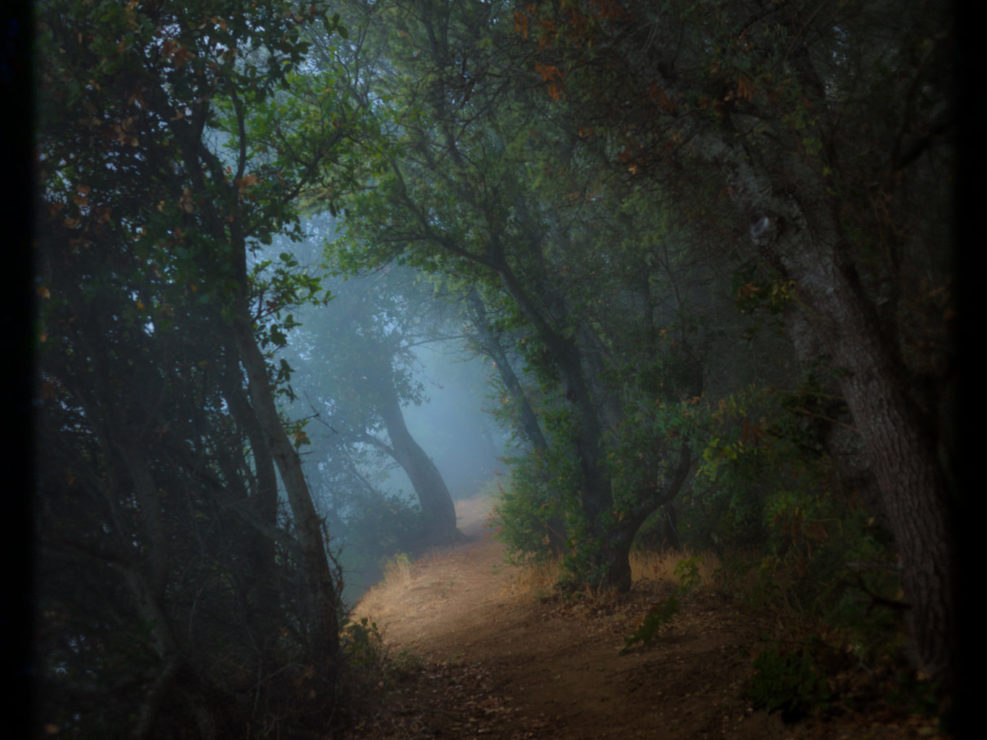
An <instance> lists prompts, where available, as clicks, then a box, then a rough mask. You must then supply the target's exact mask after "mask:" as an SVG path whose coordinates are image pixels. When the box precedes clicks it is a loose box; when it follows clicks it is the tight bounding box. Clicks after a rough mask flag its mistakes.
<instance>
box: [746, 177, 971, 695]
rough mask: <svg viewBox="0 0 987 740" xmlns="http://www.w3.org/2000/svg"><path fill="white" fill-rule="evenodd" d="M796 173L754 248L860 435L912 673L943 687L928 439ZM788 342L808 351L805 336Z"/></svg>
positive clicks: (944, 527)
mask: <svg viewBox="0 0 987 740" xmlns="http://www.w3.org/2000/svg"><path fill="white" fill-rule="evenodd" d="M800 169H801V168H800V167H798V165H797V164H793V165H792V166H791V167H789V168H788V175H787V177H786V183H785V184H786V186H787V187H788V188H789V192H792V190H791V189H792V185H793V184H794V185H795V186H796V189H795V192H796V193H797V199H795V198H793V199H791V200H790V201H789V202H788V203H787V204H785V205H783V206H782V207H781V208H775V209H772V208H770V206H769V208H768V212H769V213H773V214H775V216H776V217H778V218H779V219H780V220H779V225H778V235H777V237H776V238H774V239H773V240H771V241H770V242H769V243H768V244H766V245H762V246H763V247H764V248H765V251H766V252H767V254H768V255H769V256H770V258H771V259H772V261H773V262H774V263H775V264H776V265H777V266H778V267H780V269H781V270H782V271H783V273H784V274H785V275H786V276H787V277H788V278H789V279H790V280H791V281H792V282H793V284H794V286H795V288H796V291H797V300H798V301H799V302H800V307H801V308H802V309H803V310H804V311H805V312H806V316H807V318H808V325H809V326H811V328H812V331H813V332H814V333H815V334H816V336H817V337H818V339H819V341H820V344H821V346H822V347H823V349H824V350H825V351H826V352H827V353H828V354H829V356H830V357H831V358H832V363H833V366H834V368H835V369H836V371H837V373H838V382H839V385H840V388H841V390H842V392H843V396H844V398H845V399H846V402H847V406H848V408H849V410H850V414H851V415H852V417H853V420H854V424H855V426H856V428H857V430H858V431H859V433H860V438H861V442H862V445H863V448H864V451H865V453H866V456H867V459H868V461H869V463H870V466H871V470H872V471H873V474H874V476H875V478H876V481H877V486H878V489H879V491H880V495H881V503H882V506H883V508H884V511H885V514H886V516H887V520H888V525H889V526H890V528H891V531H892V533H893V534H894V537H895V542H896V545H897V548H898V552H899V555H900V558H901V578H902V586H903V589H904V594H905V602H906V603H907V605H908V607H909V608H908V612H907V626H908V633H909V638H910V642H911V651H912V657H913V660H914V662H915V665H916V666H917V667H918V668H919V669H920V670H921V671H922V672H924V673H926V674H928V675H930V676H936V677H940V678H943V679H946V680H947V681H948V680H949V678H950V677H949V676H948V675H947V674H948V670H949V664H950V655H951V652H952V647H953V643H952V640H953V634H954V626H955V622H956V615H955V605H954V596H955V595H954V592H953V586H954V583H953V582H954V568H955V559H954V553H953V543H952V531H951V529H952V527H951V522H950V508H949V493H948V486H947V480H946V476H945V474H944V471H943V469H942V466H941V464H940V462H939V459H938V452H937V447H936V440H935V438H934V436H933V433H931V432H929V431H927V429H926V428H925V426H924V425H923V423H922V416H921V412H920V411H919V409H918V407H917V406H916V404H915V403H914V401H913V400H912V399H911V398H909V396H908V394H907V393H906V391H905V388H906V383H907V371H906V369H905V368H904V366H903V364H902V361H901V359H900V357H899V355H898V353H897V350H896V348H895V347H894V346H893V345H892V343H891V340H890V339H889V338H888V337H887V336H886V334H885V332H884V331H883V330H882V328H881V324H880V322H879V320H878V315H877V312H876V309H875V307H874V305H873V304H872V302H871V301H870V300H869V299H868V297H867V296H866V294H865V292H864V288H863V286H862V285H861V283H860V280H859V278H858V276H857V273H856V271H855V269H854V267H853V265H852V263H851V261H850V259H849V257H848V251H849V248H848V246H847V243H846V240H845V238H844V236H843V234H842V232H841V228H840V225H839V220H838V219H837V217H836V216H835V215H834V214H833V213H832V211H831V210H830V207H829V201H828V199H827V198H826V196H825V188H824V186H823V185H822V184H821V183H818V182H817V181H816V180H815V178H814V177H813V176H812V175H811V173H806V172H805V170H804V169H801V172H800ZM772 205H774V206H777V205H778V203H777V201H775V202H774V203H772ZM792 339H793V341H794V342H795V344H796V346H799V345H803V346H805V345H806V341H805V338H804V337H792Z"/></svg>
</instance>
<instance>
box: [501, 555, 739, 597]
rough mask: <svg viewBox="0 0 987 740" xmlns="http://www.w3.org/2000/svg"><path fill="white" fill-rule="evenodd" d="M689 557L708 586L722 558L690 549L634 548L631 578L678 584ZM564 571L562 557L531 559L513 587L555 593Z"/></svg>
mask: <svg viewBox="0 0 987 740" xmlns="http://www.w3.org/2000/svg"><path fill="white" fill-rule="evenodd" d="M685 561H689V564H690V566H694V567H695V573H696V574H697V575H698V576H699V585H700V586H708V585H710V584H712V583H713V582H714V577H715V574H716V572H717V571H718V570H719V569H720V561H719V559H718V558H717V557H716V556H715V555H713V554H712V553H692V552H689V551H675V552H671V551H669V552H664V553H659V552H646V551H642V550H635V551H633V552H632V553H631V581H632V582H633V583H653V584H661V583H670V584H672V585H675V586H678V585H680V584H681V582H682V573H683V570H691V568H689V567H687V566H682V565H681V564H682V563H683V562H685ZM563 575H564V570H563V567H562V558H561V557H559V558H556V559H554V560H550V561H546V562H541V563H532V564H529V565H525V566H522V567H521V568H519V569H518V570H517V574H516V575H515V577H514V579H513V583H512V590H513V591H514V592H515V593H518V594H534V595H535V596H538V597H541V596H547V595H549V594H552V593H553V592H554V589H555V584H556V583H558V582H559V581H560V580H561V579H562V577H563ZM584 595H585V596H588V597H591V598H593V599H594V600H599V599H600V598H603V597H604V594H597V593H591V590H590V591H587V593H585V594H584Z"/></svg>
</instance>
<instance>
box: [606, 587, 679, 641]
mask: <svg viewBox="0 0 987 740" xmlns="http://www.w3.org/2000/svg"><path fill="white" fill-rule="evenodd" d="M681 608H682V607H681V604H679V600H678V598H676V597H675V596H674V595H673V596H669V597H668V598H667V599H664V600H662V601H659V602H658V603H656V604H655V605H653V606H652V607H651V608H650V609H649V610H648V613H647V614H646V615H645V616H644V620H643V621H642V622H641V626H640V627H638V628H637V629H636V630H635V631H634V633H633V634H631V635H630V636H629V637H627V638H625V640H624V647H622V648H621V649H620V654H621V655H625V654H627V653H628V652H629V651H630V649H631V648H632V647H634V645H636V644H637V643H641V644H642V645H644V646H645V647H648V646H649V645H651V643H652V642H654V641H655V639H657V637H658V632H659V630H660V629H661V628H662V627H663V626H664V625H665V624H667V623H668V622H669V621H671V619H672V617H674V616H675V615H676V614H678V613H679V611H680V610H681Z"/></svg>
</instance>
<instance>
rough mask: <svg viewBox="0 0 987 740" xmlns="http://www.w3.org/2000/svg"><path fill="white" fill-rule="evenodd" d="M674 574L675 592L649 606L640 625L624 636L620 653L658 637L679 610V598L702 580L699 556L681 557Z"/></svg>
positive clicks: (645, 644)
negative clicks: (676, 583)
mask: <svg viewBox="0 0 987 740" xmlns="http://www.w3.org/2000/svg"><path fill="white" fill-rule="evenodd" d="M675 575H676V576H677V577H678V579H679V585H678V586H676V588H675V593H673V594H672V595H671V596H669V597H668V598H666V599H662V600H661V601H659V602H657V603H655V604H653V605H652V606H651V608H650V609H649V610H648V613H647V614H645V616H644V619H643V621H642V622H641V626H640V627H638V628H637V629H636V630H635V631H634V632H633V633H632V634H631V635H630V636H629V637H627V638H625V640H624V647H623V648H621V650H620V654H621V655H624V654H626V653H627V652H629V651H630V649H631V648H632V647H633V646H634V645H636V644H638V643H641V645H643V646H644V647H648V646H650V645H651V643H653V642H654V641H655V640H656V639H657V638H658V635H659V632H660V630H661V628H662V627H663V626H665V625H666V624H668V622H670V621H671V619H672V617H674V616H675V615H676V614H678V613H679V611H681V608H682V605H681V603H680V602H679V599H680V598H681V597H684V596H686V595H687V594H688V593H689V592H691V591H692V590H693V589H695V588H697V587H698V586H699V584H700V582H701V581H702V578H701V576H700V575H699V556H696V555H694V556H692V557H690V558H683V559H682V560H680V561H679V562H678V563H676V564H675Z"/></svg>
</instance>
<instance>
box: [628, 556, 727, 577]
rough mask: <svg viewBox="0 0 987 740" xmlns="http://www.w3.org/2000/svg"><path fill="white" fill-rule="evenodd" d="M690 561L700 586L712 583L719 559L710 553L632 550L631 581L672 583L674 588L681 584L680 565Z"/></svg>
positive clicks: (718, 567) (718, 566) (681, 566)
mask: <svg viewBox="0 0 987 740" xmlns="http://www.w3.org/2000/svg"><path fill="white" fill-rule="evenodd" d="M685 561H691V564H694V565H695V569H696V571H695V572H696V574H697V575H698V576H699V583H700V584H701V585H709V584H711V583H712V582H713V579H714V576H715V574H716V572H717V571H718V570H719V569H720V561H719V559H718V558H717V557H716V556H715V555H714V554H712V553H709V552H703V553H692V552H689V551H687V550H678V551H667V552H650V551H644V550H634V551H633V552H631V580H632V581H633V582H634V583H638V582H640V581H644V582H652V583H672V584H675V585H676V586H677V585H679V583H680V582H681V580H682V578H681V573H682V569H683V568H685V566H683V565H682V563H683V562H685Z"/></svg>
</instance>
